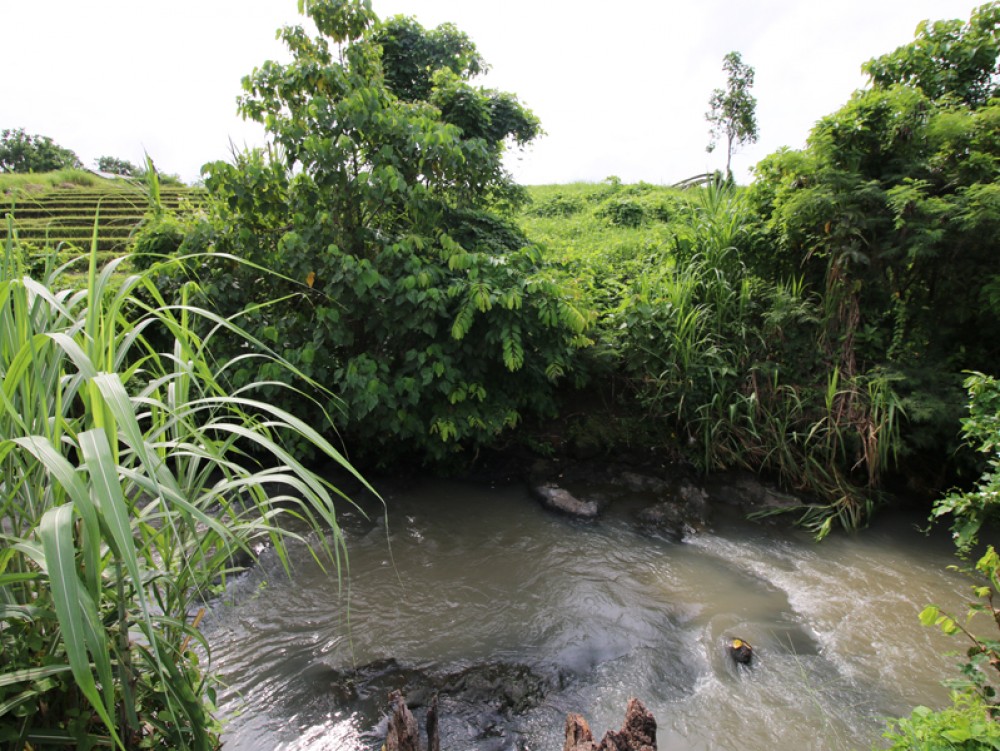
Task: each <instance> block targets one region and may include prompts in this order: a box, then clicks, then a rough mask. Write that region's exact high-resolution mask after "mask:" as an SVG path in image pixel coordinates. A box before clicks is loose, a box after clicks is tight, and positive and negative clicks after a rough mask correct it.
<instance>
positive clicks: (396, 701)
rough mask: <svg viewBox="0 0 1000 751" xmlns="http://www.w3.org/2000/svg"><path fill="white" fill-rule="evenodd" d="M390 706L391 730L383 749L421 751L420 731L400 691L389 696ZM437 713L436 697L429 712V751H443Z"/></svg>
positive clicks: (388, 732) (389, 750) (387, 734)
mask: <svg viewBox="0 0 1000 751" xmlns="http://www.w3.org/2000/svg"><path fill="white" fill-rule="evenodd" d="M389 704H390V705H391V707H392V712H391V714H390V715H389V728H388V731H387V732H386V736H385V746H384V747H383V748H384V749H385V751H421V749H422V746H421V744H420V729H419V728H418V727H417V721H416V719H415V718H414V717H413V713H412V712H410V708H409V707H407V706H406V700H405V699H403V695H402V694H401V693H400V692H399V691H393V692H392V693H391V694H389ZM437 711H438V704H437V697H436V696H435V697H434V699H433V700H432V701H431V706H430V708H428V710H427V751H441V739H440V737H439V735H438V716H437Z"/></svg>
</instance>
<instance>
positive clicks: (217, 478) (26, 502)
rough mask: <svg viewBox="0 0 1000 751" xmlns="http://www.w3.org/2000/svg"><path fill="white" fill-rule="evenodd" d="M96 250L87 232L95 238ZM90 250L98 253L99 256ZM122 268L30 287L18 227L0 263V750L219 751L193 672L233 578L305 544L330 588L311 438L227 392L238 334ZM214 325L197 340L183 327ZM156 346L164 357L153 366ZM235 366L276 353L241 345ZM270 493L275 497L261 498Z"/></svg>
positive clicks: (203, 674)
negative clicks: (211, 608)
mask: <svg viewBox="0 0 1000 751" xmlns="http://www.w3.org/2000/svg"><path fill="white" fill-rule="evenodd" d="M95 234H96V231H95ZM94 247H95V248H96V240H95V243H94ZM122 261H123V259H121V258H119V259H115V260H113V261H111V262H109V263H108V264H107V265H106V266H104V268H99V266H98V263H97V256H96V252H92V253H91V255H90V259H89V269H88V273H87V277H86V284H85V285H84V286H83V287H82V288H79V289H77V288H74V287H73V285H69V286H66V285H64V281H65V279H64V277H65V274H66V271H67V269H66V268H65V267H53V266H52V265H50V266H49V267H48V268H47V269H46V271H45V273H44V274H43V275H41V276H39V277H37V278H35V277H32V276H30V275H26V274H25V273H24V267H23V265H22V262H21V259H20V257H19V254H18V248H17V243H16V240H15V237H14V233H13V229H12V225H11V224H10V223H9V219H8V232H7V240H6V242H5V244H4V246H3V254H2V258H0V436H2V440H0V486H2V489H3V493H2V495H0V540H2V543H0V745H2V746H3V747H4V748H9V749H31V748H38V747H40V746H49V745H56V746H60V747H76V748H94V747H109V748H110V747H115V748H119V749H134V748H163V749H175V748H183V749H210V748H217V747H218V726H217V723H216V721H215V719H214V718H213V714H212V711H213V705H212V697H213V692H212V683H211V679H210V676H209V675H208V673H207V670H206V666H205V665H203V664H201V662H200V661H199V657H198V654H199V653H205V652H207V646H208V645H207V644H205V641H204V638H203V637H202V635H201V634H200V632H199V630H198V622H199V619H200V614H201V608H202V604H203V603H204V601H205V599H206V598H208V597H210V596H211V595H212V594H213V593H214V592H216V591H217V588H218V587H219V586H221V585H222V584H224V583H225V581H226V577H227V576H229V575H230V574H231V573H232V572H234V571H236V570H237V569H238V564H237V561H238V560H249V559H251V558H252V557H253V556H254V555H255V554H256V551H257V550H258V548H259V546H262V545H267V546H272V547H273V549H274V550H275V551H276V552H277V554H278V556H279V558H280V559H281V560H282V561H283V562H284V563H285V565H286V567H287V566H288V560H287V557H286V555H285V545H286V542H287V541H288V540H290V539H297V540H304V538H303V537H301V536H300V535H298V534H295V533H293V532H291V531H289V527H288V526H287V525H286V521H287V520H292V519H294V520H296V522H298V523H299V524H298V528H299V529H302V524H301V523H304V524H305V528H307V529H309V530H311V531H314V532H316V533H318V534H316V535H315V536H310V538H309V540H305V542H306V544H307V545H309V546H310V549H311V550H312V552H313V555H314V556H316V557H317V559H319V560H321V561H322V562H324V565H328V566H330V567H331V570H332V572H334V574H335V575H338V576H339V574H340V571H341V569H342V566H343V562H344V559H343V541H342V538H341V535H340V532H339V528H338V526H337V520H336V515H335V508H334V501H335V499H336V498H338V497H339V495H340V494H339V492H338V491H337V489H336V488H335V487H333V486H332V485H331V484H330V483H329V482H327V481H325V480H323V479H321V478H320V477H318V476H316V475H315V474H313V473H312V472H311V471H309V470H307V469H306V468H305V467H304V466H303V465H302V464H301V463H300V462H299V461H298V460H297V459H296V457H295V456H293V455H292V454H290V453H289V452H288V451H287V450H286V449H285V448H284V446H285V445H286V439H287V438H288V437H290V436H291V437H294V438H296V439H297V440H299V441H308V442H309V443H310V444H311V445H313V446H314V448H315V450H317V451H319V452H322V453H324V454H326V455H327V456H328V457H329V458H331V459H332V460H334V461H335V462H337V463H338V464H339V465H341V466H342V467H345V468H347V469H348V470H350V467H349V465H348V464H347V462H346V461H345V460H344V459H343V457H342V456H341V455H340V454H339V453H338V451H337V450H336V449H335V448H334V447H333V446H331V445H330V444H329V443H328V442H327V441H326V440H324V439H323V438H322V437H321V436H320V435H319V434H318V433H317V432H316V431H315V430H314V429H313V428H312V427H310V426H309V425H307V424H305V423H304V422H302V421H300V420H298V419H296V418H293V417H291V416H290V415H288V414H286V413H284V412H282V411H281V410H279V409H276V408H274V407H273V406H271V405H270V404H269V403H266V402H265V401H262V400H260V399H258V398H256V397H255V388H254V386H248V387H246V388H243V389H241V390H239V391H237V392H232V391H229V390H227V387H226V385H225V384H226V379H227V371H228V369H229V368H231V367H232V366H233V365H234V363H233V362H223V363H217V362H214V361H213V360H212V358H211V354H210V353H211V344H212V338H213V336H215V334H216V333H217V332H219V331H227V332H228V333H229V334H230V335H237V334H238V333H239V329H238V328H236V327H235V326H233V325H232V324H231V323H229V322H228V321H225V320H223V319H221V318H218V317H215V316H213V315H212V314H210V313H208V312H207V311H205V310H202V309H199V308H196V307H194V306H192V305H190V304H188V303H187V301H186V297H182V299H181V300H180V302H179V304H175V305H168V304H167V303H166V301H165V300H163V298H162V297H161V296H160V293H159V291H158V289H157V287H156V285H155V284H154V283H153V282H152V280H151V278H150V277H149V276H148V275H145V274H137V275H133V276H124V275H123V274H122V273H121V271H120V270H121V268H122ZM197 318H204V319H208V320H210V321H211V322H212V328H210V329H209V331H208V333H207V334H206V335H205V336H204V337H198V336H196V335H195V334H194V333H193V326H192V322H193V321H194V320H195V319H197ZM156 341H161V342H162V341H166V342H168V346H167V347H163V348H157V347H155V346H154V345H153V342H156ZM246 343H247V349H246V351H245V354H244V355H243V356H242V358H240V359H252V358H264V359H269V360H271V361H272V362H274V363H275V364H276V365H277V366H280V367H287V364H284V363H283V362H282V361H281V360H280V359H278V358H276V357H274V356H273V355H269V354H268V353H267V351H266V349H265V348H263V347H262V345H260V342H257V341H255V340H252V339H251V338H249V337H248V338H247V339H246ZM265 485H266V487H267V492H265V490H264V487H265Z"/></svg>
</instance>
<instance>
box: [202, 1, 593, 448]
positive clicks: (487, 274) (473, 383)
mask: <svg viewBox="0 0 1000 751" xmlns="http://www.w3.org/2000/svg"><path fill="white" fill-rule="evenodd" d="M303 5H304V7H305V10H306V12H307V13H308V15H309V16H310V17H311V18H312V20H313V21H314V22H315V23H316V26H317V28H318V30H319V32H320V33H319V35H318V36H310V35H308V34H307V33H306V32H305V31H304V30H303V29H302V28H301V27H298V26H296V27H290V28H285V29H283V30H282V31H281V32H280V36H281V38H282V39H283V40H284V42H285V43H286V45H287V46H288V48H289V49H290V51H291V53H292V61H291V62H289V63H287V64H279V63H275V62H266V63H264V64H263V65H262V66H260V67H259V68H257V69H256V70H254V71H253V73H252V74H251V75H249V76H247V77H246V78H245V79H244V90H245V93H244V95H243V96H242V98H241V100H240V102H239V110H240V112H241V113H242V114H243V116H244V117H246V118H249V119H252V120H255V121H257V122H259V123H261V124H262V125H264V127H265V128H266V129H267V132H268V134H269V136H270V140H271V146H270V147H269V148H268V149H265V150H255V151H249V152H245V153H242V154H240V155H238V156H237V158H236V160H235V162H234V163H225V162H216V163H213V164H209V165H206V167H205V169H204V174H205V177H206V179H205V182H206V186H207V187H208V189H209V190H210V192H211V193H212V194H213V195H214V196H215V197H216V198H217V199H218V202H217V209H218V213H217V216H216V224H215V227H214V229H213V230H212V232H210V233H207V234H206V235H205V236H206V237H210V240H209V241H210V242H211V243H212V247H213V248H214V249H216V250H220V251H227V252H229V253H231V254H233V255H235V256H238V257H240V258H242V259H245V260H246V261H249V262H251V263H253V264H256V265H257V266H259V267H266V268H269V269H274V270H275V271H276V272H277V273H278V274H279V275H280V277H272V276H268V275H267V274H264V273H262V272H260V271H259V270H258V268H257V267H255V266H249V265H236V266H231V265H230V264H229V262H226V261H220V262H219V263H218V264H217V265H216V267H215V268H214V271H213V273H212V274H211V275H210V277H209V276H206V277H205V279H206V282H207V283H206V287H205V289H206V292H207V295H208V297H209V298H210V299H211V300H213V302H214V303H215V304H216V305H217V306H219V308H220V309H221V310H222V311H223V312H226V313H230V314H234V313H240V312H242V315H243V318H242V321H243V323H244V324H245V325H246V326H247V327H248V328H249V329H251V330H252V331H253V332H254V333H256V334H258V335H259V336H260V337H261V338H262V339H264V340H266V341H268V342H271V343H273V344H274V345H275V346H276V347H278V348H279V349H280V350H281V351H283V352H284V353H285V354H286V355H287V356H288V357H289V358H290V359H291V360H292V361H293V362H295V363H296V364H297V365H298V366H299V367H300V368H302V369H303V371H305V372H306V373H308V374H309V375H311V376H312V377H313V378H314V379H315V380H316V381H317V382H319V383H322V384H325V385H326V386H328V387H329V388H330V389H331V391H332V392H333V393H335V394H336V395H337V396H338V397H341V398H342V399H343V401H342V402H341V401H340V400H338V399H334V398H330V399H328V400H326V401H325V403H324V405H323V406H324V407H325V408H326V409H327V410H328V411H329V412H330V413H331V414H332V415H333V416H334V419H335V422H336V423H337V426H338V428H339V429H340V430H341V432H342V433H343V434H345V436H346V437H350V438H353V439H354V440H352V441H351V445H352V446H355V447H359V448H357V449H356V450H357V451H359V452H361V453H365V454H367V455H368V457H369V458H373V457H374V458H378V459H381V460H383V461H391V460H392V459H393V457H395V456H398V452H399V451H400V447H405V450H406V451H409V452H411V453H412V454H413V455H414V457H415V458H417V459H418V460H421V461H423V460H428V461H433V460H437V459H443V458H446V457H448V456H450V455H452V454H453V453H454V452H455V451H457V450H460V449H461V448H463V447H473V448H474V447H476V446H479V445H483V444H488V443H489V442H490V441H492V440H495V439H496V437H497V436H498V435H499V434H500V433H502V432H503V431H504V430H505V429H507V428H509V427H511V426H513V425H514V424H516V423H517V422H518V421H519V420H521V419H522V417H523V416H524V415H525V414H539V413H545V412H546V411H551V409H552V405H553V402H552V399H553V394H554V389H555V387H556V384H557V382H558V381H559V379H560V378H561V377H562V376H563V375H565V374H567V373H568V372H569V371H570V370H571V366H570V363H571V358H570V355H571V353H572V352H573V350H575V349H576V348H578V347H581V346H585V345H586V344H587V343H588V342H587V340H586V338H585V337H584V331H585V329H586V327H587V323H588V322H587V319H586V317H585V316H584V314H582V313H581V312H580V311H579V310H578V309H577V308H576V307H575V306H574V304H573V300H572V299H571V298H570V297H569V296H568V295H567V294H566V292H565V291H564V290H563V289H562V288H561V287H560V286H559V285H557V284H556V283H555V282H554V281H553V279H552V276H551V274H549V272H548V271H547V270H546V266H545V264H544V263H543V261H542V259H541V256H540V254H539V252H538V251H537V249H535V248H533V247H532V246H531V245H530V244H529V243H528V242H527V241H526V239H525V238H524V237H523V235H522V234H521V233H520V232H519V231H518V230H517V229H516V228H515V227H514V226H513V224H512V223H511V222H510V220H509V219H508V218H507V217H506V216H505V213H504V212H505V210H506V209H507V208H509V207H512V206H515V205H517V204H518V203H519V201H520V200H521V199H522V191H521V189H520V188H519V186H517V185H516V184H515V183H514V182H513V180H512V179H511V177H510V175H509V174H508V173H507V171H506V170H505V168H504V165H503V155H504V153H505V151H506V150H507V149H509V148H511V147H517V146H521V145H524V144H526V143H528V142H530V141H531V140H532V139H533V138H534V137H535V136H536V135H537V134H538V132H539V124H538V120H537V118H535V116H534V115H533V114H532V113H531V112H530V111H529V110H527V109H526V108H524V107H523V106H522V105H521V104H520V103H519V102H518V100H517V99H516V97H514V96H513V95H512V94H509V93H506V92H500V91H496V90H493V89H489V88H485V87H483V86H480V85H477V84H476V83H475V81H474V79H475V77H476V76H477V75H479V74H481V73H482V72H483V71H485V69H486V65H485V62H484V61H483V60H482V59H481V58H480V56H479V54H478V52H477V51H476V48H475V46H474V45H473V44H472V42H471V41H470V40H469V39H468V38H467V37H466V36H465V35H464V34H462V33H461V32H459V31H458V30H457V29H455V28H454V27H452V26H450V25H445V26H442V27H439V28H437V29H433V30H426V29H424V28H423V27H421V26H420V25H419V24H418V23H417V22H416V21H414V20H412V19H408V18H403V17H395V18H390V19H388V20H385V21H381V20H379V19H378V18H377V17H376V16H375V15H374V13H372V11H371V8H370V6H369V4H368V3H367V2H359V1H356V0H355V1H352V2H341V1H335V0H318V1H316V2H309V3H308V4H306V3H303ZM282 295H287V297H286V298H284V300H283V302H282V304H281V305H280V306H278V307H271V308H260V307H254V305H255V304H258V303H262V302H263V301H265V300H266V299H273V298H274V297H275V296H282ZM234 370H235V376H236V377H237V379H238V381H241V382H249V381H250V380H255V379H259V378H265V379H266V378H267V377H268V373H266V372H261V371H260V370H259V369H258V368H256V366H255V365H254V364H253V363H249V362H243V363H240V366H239V367H238V368H235V369H234ZM284 393H287V392H284ZM290 406H296V405H290ZM297 407H298V409H299V412H300V413H302V412H303V410H305V411H308V413H309V415H310V416H312V415H315V408H314V407H311V406H308V405H305V404H303V405H297Z"/></svg>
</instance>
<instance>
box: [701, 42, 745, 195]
mask: <svg viewBox="0 0 1000 751" xmlns="http://www.w3.org/2000/svg"><path fill="white" fill-rule="evenodd" d="M722 69H723V70H724V71H726V74H727V76H728V80H727V82H726V88H725V89H716V90H715V91H713V92H712V97H711V98H710V99H709V100H708V106H709V108H710V109H709V111H708V112H706V113H705V119H707V120H708V122H709V123H711V125H712V129H711V134H712V140H711V142H710V143H709V144H708V152H709V153H711V152H712V151H714V150H715V147H716V145H717V144H718V143H719V141H720V140H721V139H722V138H725V141H726V176H727V177H730V178H731V177H732V174H733V173H732V169H731V165H732V161H733V150H734V149H735V148H736V147H737V146H741V145H743V144H745V143H756V142H757V137H758V133H757V99H756V97H754V96H753V95H752V94H751V93H750V88H751V87H752V86H753V77H754V70H753V68H752V67H750V66H749V65H747V64H746V63H744V62H743V58H742V56H741V55H740V53H739V52H735V51H734V52H730V53H729V54H728V55H726V56H725V58H723V61H722Z"/></svg>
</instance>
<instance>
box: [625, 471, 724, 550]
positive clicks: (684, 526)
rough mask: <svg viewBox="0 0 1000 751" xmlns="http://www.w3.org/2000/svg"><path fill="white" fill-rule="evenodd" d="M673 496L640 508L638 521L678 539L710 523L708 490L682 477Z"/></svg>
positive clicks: (702, 529)
mask: <svg viewBox="0 0 1000 751" xmlns="http://www.w3.org/2000/svg"><path fill="white" fill-rule="evenodd" d="M670 496H671V497H670V498H669V499H667V500H664V501H661V502H660V503H657V504H655V505H653V506H648V507H646V508H644V509H643V510H642V511H640V512H639V513H638V519H639V521H640V522H642V523H643V524H645V525H647V526H651V527H655V528H656V529H657V530H659V531H660V532H663V533H665V534H666V535H667V536H669V537H671V538H673V539H674V540H677V541H681V540H683V539H684V538H685V537H688V536H690V535H692V534H696V533H698V532H702V531H704V530H705V529H706V528H707V527H708V519H709V505H708V493H706V492H705V491H704V490H703V489H702V488H699V487H698V486H696V485H694V484H693V483H691V482H689V481H687V480H681V481H679V483H678V484H677V486H676V487H675V489H674V490H672V492H671V493H670Z"/></svg>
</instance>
